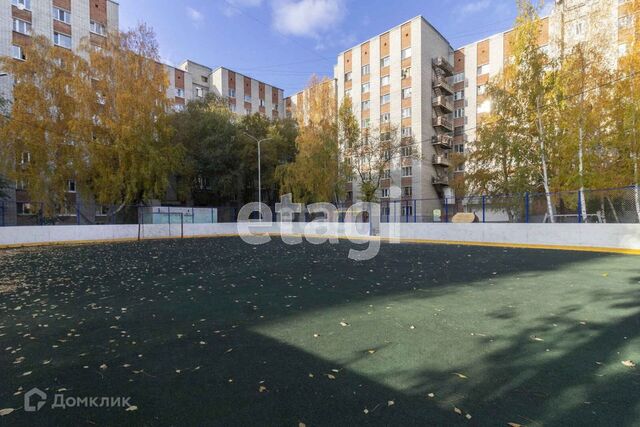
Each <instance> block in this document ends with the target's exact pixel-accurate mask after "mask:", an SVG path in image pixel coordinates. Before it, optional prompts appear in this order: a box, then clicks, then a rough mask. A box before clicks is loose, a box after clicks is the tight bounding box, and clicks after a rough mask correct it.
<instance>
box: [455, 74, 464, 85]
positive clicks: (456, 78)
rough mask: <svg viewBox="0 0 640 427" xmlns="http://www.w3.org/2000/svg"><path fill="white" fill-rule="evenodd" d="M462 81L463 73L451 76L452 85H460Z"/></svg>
mask: <svg viewBox="0 0 640 427" xmlns="http://www.w3.org/2000/svg"><path fill="white" fill-rule="evenodd" d="M463 81H464V73H458V74H454V75H453V83H454V84H455V83H462V82H463Z"/></svg>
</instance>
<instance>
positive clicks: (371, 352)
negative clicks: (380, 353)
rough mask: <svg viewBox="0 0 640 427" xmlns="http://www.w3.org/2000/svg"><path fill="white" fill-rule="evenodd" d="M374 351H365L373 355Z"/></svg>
mask: <svg viewBox="0 0 640 427" xmlns="http://www.w3.org/2000/svg"><path fill="white" fill-rule="evenodd" d="M375 352H376V351H375V350H367V353H369V354H374V353H375Z"/></svg>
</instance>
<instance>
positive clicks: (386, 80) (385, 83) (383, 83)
mask: <svg viewBox="0 0 640 427" xmlns="http://www.w3.org/2000/svg"><path fill="white" fill-rule="evenodd" d="M390 82H391V78H390V77H389V76H382V77H381V78H380V86H388V85H389V83H390Z"/></svg>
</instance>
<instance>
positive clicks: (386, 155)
mask: <svg viewBox="0 0 640 427" xmlns="http://www.w3.org/2000/svg"><path fill="white" fill-rule="evenodd" d="M382 158H383V159H385V160H387V161H388V160H391V150H384V152H383V153H382Z"/></svg>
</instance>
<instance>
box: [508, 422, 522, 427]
mask: <svg viewBox="0 0 640 427" xmlns="http://www.w3.org/2000/svg"><path fill="white" fill-rule="evenodd" d="M507 425H508V426H509V427H523V426H522V424H518V423H507Z"/></svg>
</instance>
